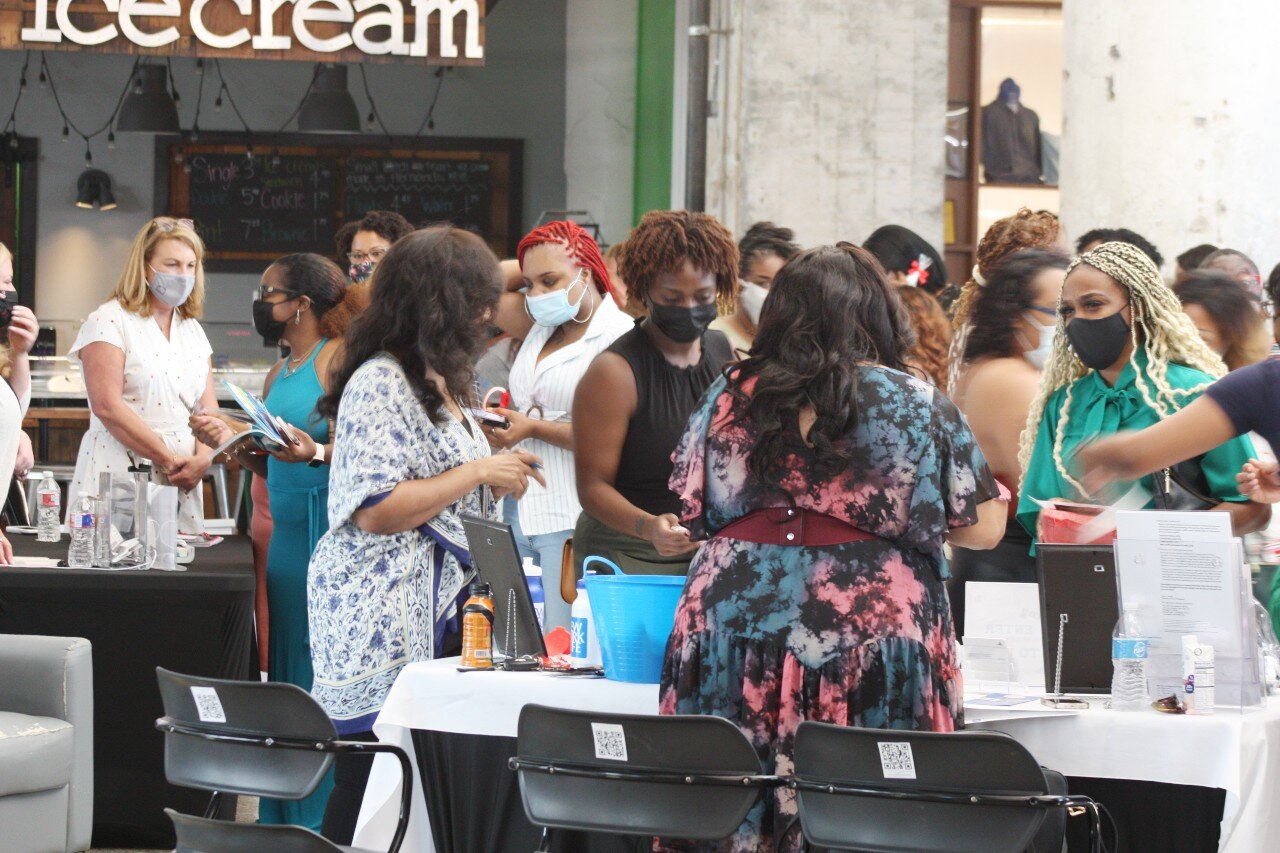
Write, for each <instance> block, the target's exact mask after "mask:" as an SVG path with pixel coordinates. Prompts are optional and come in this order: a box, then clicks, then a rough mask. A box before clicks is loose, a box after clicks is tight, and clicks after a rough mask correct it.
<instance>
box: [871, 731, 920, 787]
mask: <svg viewBox="0 0 1280 853" xmlns="http://www.w3.org/2000/svg"><path fill="white" fill-rule="evenodd" d="M876 746H878V747H880V769H881V770H882V771H883V772H884V778H886V779H914V778H916V760H915V757H914V756H913V755H912V754H911V744H909V743H906V742H900V741H883V740H882V741H877V742H876Z"/></svg>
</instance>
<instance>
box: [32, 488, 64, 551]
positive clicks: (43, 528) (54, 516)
mask: <svg viewBox="0 0 1280 853" xmlns="http://www.w3.org/2000/svg"><path fill="white" fill-rule="evenodd" d="M36 502H37V504H38V507H37V509H36V541H37V542H57V541H58V540H59V539H61V538H62V492H61V490H60V489H59V488H58V483H57V481H56V480H54V479H53V472H52V471H45V472H44V475H43V476H42V477H41V478H40V487H39V488H38V489H36Z"/></svg>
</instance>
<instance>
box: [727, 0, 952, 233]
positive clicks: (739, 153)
mask: <svg viewBox="0 0 1280 853" xmlns="http://www.w3.org/2000/svg"><path fill="white" fill-rule="evenodd" d="M948 9H949V7H948V4H947V0H804V2H796V0H717V2H716V8H715V9H714V10H713V15H714V18H713V22H712V28H713V30H715V29H719V30H729V31H730V32H729V34H727V35H722V36H719V37H718V38H717V41H716V42H715V43H713V44H712V80H711V84H712V87H713V88H712V98H713V103H714V105H715V113H714V115H713V118H712V121H711V128H710V132H709V134H708V137H709V138H708V148H709V152H708V163H707V209H708V210H709V211H711V212H713V213H715V214H716V215H718V216H720V217H721V218H722V219H723V221H724V222H725V224H726V225H728V226H729V227H730V228H731V229H733V230H734V231H735V233H738V234H741V233H742V232H743V231H745V230H746V228H747V227H748V226H749V225H750V224H751V223H752V222H755V221H757V220H760V219H772V220H773V221H775V222H777V223H779V224H781V225H786V226H788V227H790V228H793V229H795V231H796V235H797V237H798V239H799V240H800V241H801V242H802V243H805V244H817V243H831V242H834V241H837V240H850V241H853V242H858V243H861V242H862V241H863V240H864V239H865V238H866V237H867V235H868V234H870V233H871V231H872V230H874V229H875V228H877V227H878V226H880V225H884V224H886V223H891V222H892V223H897V224H900V225H905V226H907V227H908V228H911V229H913V230H915V231H917V232H919V233H920V235H921V236H923V237H924V238H925V239H927V240H930V241H931V242H933V243H934V244H935V245H937V246H939V248H941V244H942V193H943V179H944V178H943V154H944V148H943V141H942V139H943V124H944V113H945V110H946V100H947V27H948Z"/></svg>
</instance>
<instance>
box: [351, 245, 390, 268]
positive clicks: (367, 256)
mask: <svg viewBox="0 0 1280 853" xmlns="http://www.w3.org/2000/svg"><path fill="white" fill-rule="evenodd" d="M386 253H387V250H386V249H374V250H373V251H372V252H347V260H348V261H350V262H351V263H353V264H363V263H364V262H365V261H366V260H369V261H373V262H374V263H377V262H378V261H380V260H382V256H383V255H385V254H386Z"/></svg>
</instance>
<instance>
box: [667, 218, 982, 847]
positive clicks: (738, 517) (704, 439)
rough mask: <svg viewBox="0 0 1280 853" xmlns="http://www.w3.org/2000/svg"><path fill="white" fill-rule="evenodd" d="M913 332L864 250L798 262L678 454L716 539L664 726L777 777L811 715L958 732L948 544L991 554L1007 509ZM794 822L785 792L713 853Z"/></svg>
mask: <svg viewBox="0 0 1280 853" xmlns="http://www.w3.org/2000/svg"><path fill="white" fill-rule="evenodd" d="M910 335H911V332H910V330H909V326H908V325H907V322H906V320H905V317H904V316H903V315H901V314H900V309H899V305H898V298H897V295H896V293H895V292H894V290H893V289H892V287H891V286H890V285H889V284H888V282H887V281H886V280H885V277H884V273H883V271H882V270H881V269H880V266H879V264H877V263H876V261H875V260H874V259H873V258H872V257H871V256H870V255H868V254H867V253H866V252H864V251H863V250H861V249H859V248H857V247H854V246H851V245H849V244H845V243H842V244H840V245H838V246H834V247H823V248H819V249H812V250H810V251H808V252H805V253H803V254H801V255H799V256H797V257H796V258H794V259H792V260H791V261H789V262H788V263H787V265H786V266H785V267H783V269H782V271H781V272H779V273H778V276H777V278H776V279H775V280H774V285H773V289H772V290H771V291H770V294H769V298H768V300H767V301H766V302H765V305H764V310H763V314H762V316H761V321H760V329H759V333H758V335H757V337H756V341H755V346H754V347H753V348H752V350H751V355H750V357H748V358H747V359H746V360H745V361H743V362H741V363H739V364H738V365H736V366H734V367H731V368H729V369H728V370H727V371H726V375H725V376H723V377H721V378H720V379H719V380H718V381H717V382H716V383H715V384H713V385H712V386H711V388H710V389H709V390H708V391H707V395H706V397H704V398H703V402H702V404H701V406H700V407H699V409H698V410H697V411H695V412H694V414H693V417H692V418H691V419H690V422H689V426H688V430H687V432H686V433H685V436H684V439H683V441H682V442H681V444H680V446H679V447H678V448H677V449H676V452H675V457H674V459H675V471H674V474H673V475H672V478H671V487H672V489H673V490H674V491H676V492H677V493H678V494H679V495H680V496H681V498H682V501H683V520H684V523H685V524H686V525H687V526H689V527H690V529H691V530H692V531H693V533H694V535H695V537H697V538H706V539H707V540H708V541H707V542H706V544H705V545H703V547H702V549H701V550H700V551H699V552H698V554H697V556H696V557H695V558H694V561H693V565H692V566H691V567H690V569H689V580H688V583H687V584H686V585H685V589H684V594H683V597H682V598H681V600H680V606H679V609H678V611H677V613H676V624H675V630H674V631H673V633H672V635H671V639H670V642H669V643H668V645H667V655H666V662H665V664H664V667H663V676H662V688H661V690H662V693H661V703H662V713H664V714H714V715H716V716H721V717H725V718H727V719H729V720H732V721H734V722H736V723H737V724H738V725H739V726H740V727H741V728H742V730H743V732H745V733H746V735H747V736H748V737H749V738H750V739H751V741H752V743H753V744H754V745H755V746H756V748H757V750H758V751H759V754H760V758H761V761H762V762H763V764H764V768H765V770H766V772H777V773H780V774H787V773H789V772H790V771H791V770H792V747H793V745H794V737H795V731H796V727H797V726H799V724H800V723H801V722H802V721H804V720H820V721H823V722H829V723H836V724H840V725H850V726H870V727H877V728H899V729H915V730H922V731H952V730H954V729H956V728H959V727H960V726H961V725H962V722H963V704H962V703H963V691H962V690H961V683H960V673H959V670H958V666H957V662H956V654H955V631H954V629H953V628H952V623H951V611H950V607H949V605H948V602H947V594H946V591H945V589H944V588H943V579H944V578H945V577H946V576H947V570H946V562H945V560H944V558H943V554H942V547H943V543H944V542H946V541H951V542H954V543H955V544H958V545H963V546H965V547H967V548H978V549H982V548H990V547H992V546H994V545H995V544H996V543H997V542H998V541H999V540H1000V537H1001V535H1003V533H1004V520H1005V517H1006V507H1005V503H1004V501H1005V500H1007V495H1006V496H1005V498H1001V496H1000V492H999V486H998V485H997V483H996V481H995V479H994V478H993V477H992V475H991V472H990V470H989V469H988V467H987V463H986V460H985V459H983V456H982V452H981V451H980V450H979V449H978V445H977V443H976V442H975V441H974V438H973V435H972V434H971V433H970V432H969V428H968V426H967V425H966V424H965V422H964V419H963V418H962V417H961V415H960V413H959V412H958V411H957V410H956V408H955V406H953V405H952V403H951V401H950V400H948V399H947V398H946V397H944V396H943V395H942V394H941V393H940V392H938V391H936V390H935V389H934V388H933V387H932V386H930V385H929V384H927V383H926V382H922V381H920V380H918V379H916V378H914V377H912V376H911V375H909V374H908V373H907V372H906V367H905V365H904V364H903V354H904V353H905V352H906V351H907V345H908V344H909V342H910ZM794 814H795V802H794V799H793V795H792V794H791V793H790V792H788V791H786V790H785V789H783V790H780V791H778V792H776V793H774V794H771V795H769V796H768V797H766V799H765V800H764V801H762V802H761V803H760V804H759V805H757V807H756V808H755V809H753V810H752V812H751V813H750V815H749V816H748V818H747V821H746V822H745V823H744V824H743V826H742V827H741V828H740V830H739V832H738V834H737V835H736V836H735V837H734V838H733V839H731V840H730V841H727V842H724V843H723V844H720V845H711V849H723V850H732V851H757V850H759V851H769V850H773V849H775V837H777V836H781V834H782V832H783V830H785V829H786V827H787V826H788V824H789V823H790V822H791V818H792V817H793V816H794ZM796 838H798V833H792V834H791V835H789V836H788V840H787V844H786V846H787V847H790V846H792V845H794V844H795V843H796V841H795V839H796ZM658 849H660V850H661V849H677V850H684V849H692V848H691V846H690V845H688V844H685V843H682V842H678V841H670V840H664V841H660V842H659V843H658Z"/></svg>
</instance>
